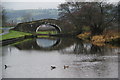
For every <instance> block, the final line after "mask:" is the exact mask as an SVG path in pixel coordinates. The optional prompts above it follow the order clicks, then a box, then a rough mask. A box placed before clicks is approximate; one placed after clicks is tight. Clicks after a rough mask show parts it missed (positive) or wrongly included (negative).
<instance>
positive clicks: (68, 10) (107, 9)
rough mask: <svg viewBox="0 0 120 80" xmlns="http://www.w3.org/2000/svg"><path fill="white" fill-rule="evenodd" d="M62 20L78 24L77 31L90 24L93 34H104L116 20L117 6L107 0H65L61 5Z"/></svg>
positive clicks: (60, 14)
mask: <svg viewBox="0 0 120 80" xmlns="http://www.w3.org/2000/svg"><path fill="white" fill-rule="evenodd" d="M58 8H59V11H60V13H59V16H60V18H59V19H60V20H67V21H68V22H69V23H72V24H74V25H75V26H76V28H77V31H76V33H78V34H79V33H81V32H82V27H83V26H89V27H90V30H91V33H92V35H97V34H102V33H103V31H104V29H106V28H107V27H110V26H112V25H113V23H114V22H115V20H116V19H117V18H116V16H117V15H116V14H117V6H116V5H113V4H110V3H107V2H76V1H72V2H65V3H63V4H60V5H59V7H58Z"/></svg>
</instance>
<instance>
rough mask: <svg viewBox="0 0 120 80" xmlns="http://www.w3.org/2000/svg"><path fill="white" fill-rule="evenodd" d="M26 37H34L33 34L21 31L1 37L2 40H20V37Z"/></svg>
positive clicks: (11, 32) (11, 31)
mask: <svg viewBox="0 0 120 80" xmlns="http://www.w3.org/2000/svg"><path fill="white" fill-rule="evenodd" d="M25 35H32V34H31V33H25V32H20V31H14V30H10V32H9V33H8V34H5V35H1V36H0V40H5V39H11V38H18V37H23V36H25Z"/></svg>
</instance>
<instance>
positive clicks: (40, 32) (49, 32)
mask: <svg viewBox="0 0 120 80" xmlns="http://www.w3.org/2000/svg"><path fill="white" fill-rule="evenodd" d="M37 34H57V32H56V31H39V32H37Z"/></svg>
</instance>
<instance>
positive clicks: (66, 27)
mask: <svg viewBox="0 0 120 80" xmlns="http://www.w3.org/2000/svg"><path fill="white" fill-rule="evenodd" d="M43 24H47V25H50V26H53V27H55V29H56V30H57V32H58V33H62V34H65V33H72V32H73V31H74V27H73V26H74V25H71V24H70V23H68V22H65V21H59V20H56V19H42V20H37V21H30V22H24V23H19V24H18V25H17V26H16V27H15V28H14V29H13V30H17V31H22V32H29V33H35V32H36V29H37V28H38V27H39V26H40V25H43Z"/></svg>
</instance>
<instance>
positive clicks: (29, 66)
mask: <svg viewBox="0 0 120 80" xmlns="http://www.w3.org/2000/svg"><path fill="white" fill-rule="evenodd" d="M118 52H119V48H117V47H113V46H110V45H104V46H96V45H93V44H91V43H89V42H83V41H81V40H80V39H73V38H37V39H28V40H24V41H21V42H17V43H14V44H11V45H7V46H3V47H2V78H118ZM0 57H1V56H0ZM5 65H7V68H6V69H5ZM51 66H52V67H51ZM53 67H54V68H53Z"/></svg>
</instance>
